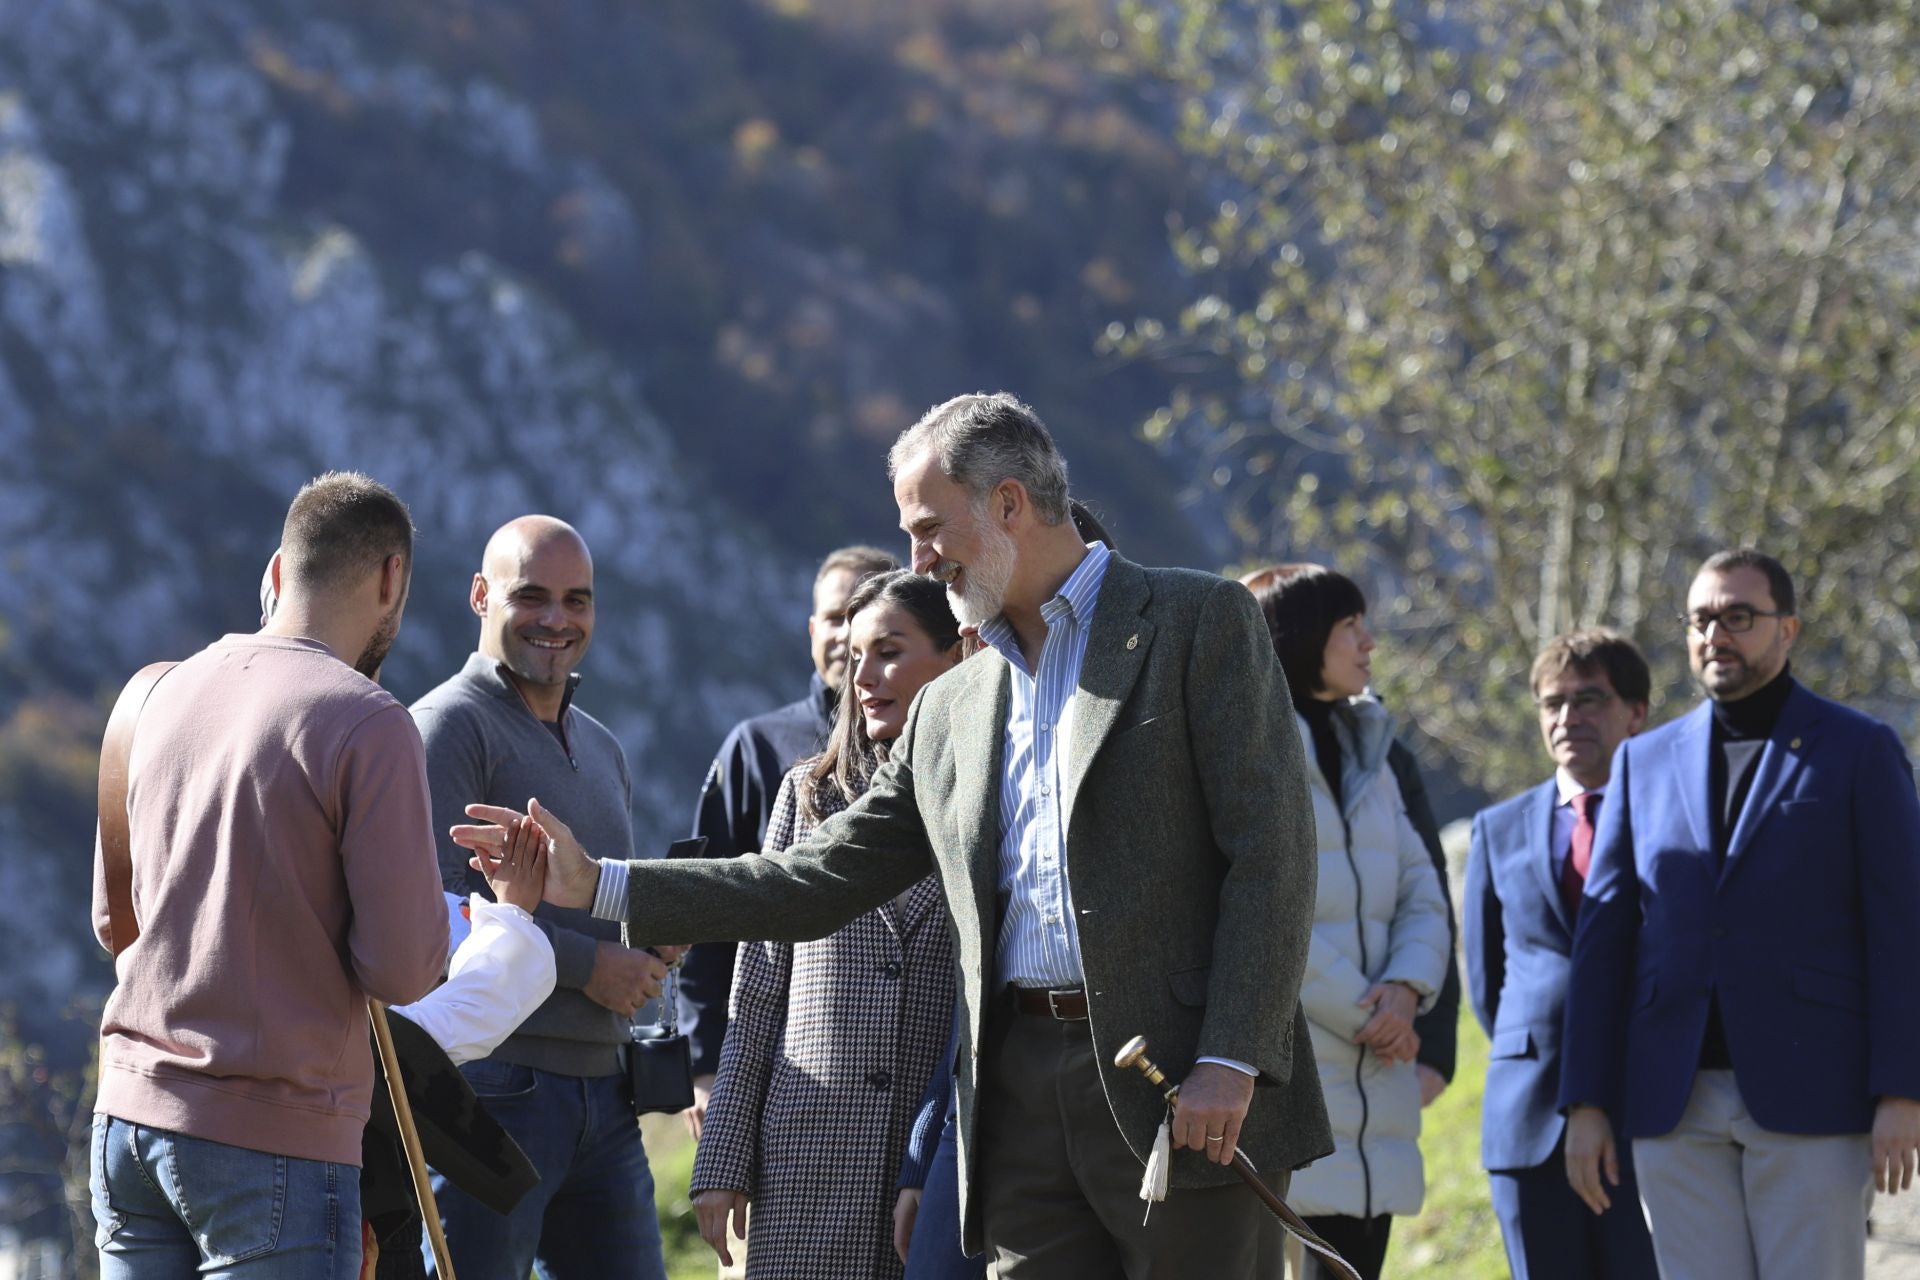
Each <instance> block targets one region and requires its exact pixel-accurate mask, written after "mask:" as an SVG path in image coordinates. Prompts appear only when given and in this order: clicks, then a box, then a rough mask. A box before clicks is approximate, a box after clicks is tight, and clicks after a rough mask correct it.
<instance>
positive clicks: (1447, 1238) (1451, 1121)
mask: <svg viewBox="0 0 1920 1280" xmlns="http://www.w3.org/2000/svg"><path fill="white" fill-rule="evenodd" d="M1486 1079H1487V1037H1486V1035H1485V1033H1483V1032H1482V1031H1481V1030H1480V1024H1479V1023H1477V1022H1475V1021H1474V1020H1473V1014H1472V1013H1470V1012H1469V1011H1467V1010H1466V1009H1465V1008H1464V1007H1463V1008H1462V1009H1461V1011H1460V1060H1459V1062H1458V1063H1457V1064H1456V1066H1455V1069H1454V1073H1453V1084H1452V1085H1451V1086H1450V1087H1449V1088H1448V1089H1447V1091H1446V1092H1445V1093H1443V1094H1441V1095H1440V1098H1439V1100H1438V1101H1436V1102H1435V1103H1434V1104H1433V1105H1432V1106H1431V1107H1429V1108H1427V1111H1426V1114H1425V1115H1424V1116H1423V1117H1422V1118H1421V1119H1422V1123H1421V1134H1420V1150H1421V1152H1422V1153H1423V1154H1424V1155H1425V1156H1426V1162H1427V1200H1426V1205H1425V1207H1424V1208H1423V1209H1422V1210H1421V1213H1420V1216H1419V1217H1417V1218H1396V1219H1395V1220H1394V1223H1393V1238H1392V1242H1391V1244H1390V1245H1389V1247H1388V1249H1387V1263H1386V1267H1385V1268H1384V1274H1385V1275H1386V1276H1389V1277H1392V1280H1411V1278H1412V1277H1434V1278H1436V1280H1437V1278H1438V1277H1441V1276H1445V1277H1447V1278H1448V1280H1506V1277H1507V1274H1508V1272H1507V1255H1506V1252H1505V1251H1504V1250H1503V1249H1502V1248H1501V1245H1500V1227H1499V1224H1498V1223H1496V1222H1495V1221H1494V1218H1493V1203H1492V1201H1491V1200H1490V1199H1489V1198H1488V1194H1487V1175H1486V1171H1485V1170H1483V1169H1482V1168H1481V1167H1480V1094H1481V1091H1482V1089H1483V1087H1484V1086H1485V1084H1486Z"/></svg>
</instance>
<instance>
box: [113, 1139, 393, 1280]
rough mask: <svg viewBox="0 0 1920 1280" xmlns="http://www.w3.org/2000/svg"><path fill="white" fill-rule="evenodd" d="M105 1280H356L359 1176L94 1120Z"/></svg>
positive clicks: (339, 1167)
mask: <svg viewBox="0 0 1920 1280" xmlns="http://www.w3.org/2000/svg"><path fill="white" fill-rule="evenodd" d="M90 1165H91V1167H90V1170H89V1176H88V1182H89V1185H90V1186H91V1188H92V1191H93V1220H94V1224H95V1232H94V1244H95V1245H96V1246H98V1248H99V1250H100V1280H176V1277H177V1278H178V1280H190V1278H192V1277H200V1276H225V1277H232V1280H242V1278H255V1280H354V1278H355V1277H356V1276H358V1275H359V1274H360V1171H359V1170H358V1169H355V1168H354V1167H353V1166H351V1165H345V1164H330V1163H328V1162H326V1161H324V1160H302V1159H299V1158H297V1157H294V1156H277V1155H272V1154H270V1153H268V1152H265V1151H249V1150H247V1149H246V1148H244V1147H230V1146H228V1145H227V1144H226V1143H224V1142H210V1141H208V1140H207V1139H205V1138H190V1137H188V1136H187V1135H185V1134H181V1133H169V1132H167V1131H166V1130H165V1129H150V1128H148V1127H147V1126H145V1125H139V1124H129V1123H128V1122H127V1121H125V1120H121V1119H118V1118H116V1117H113V1116H106V1115H95V1116H94V1117H93V1151H92V1158H91V1161H90Z"/></svg>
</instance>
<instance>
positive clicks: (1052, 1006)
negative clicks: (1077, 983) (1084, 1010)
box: [1047, 987, 1081, 1022]
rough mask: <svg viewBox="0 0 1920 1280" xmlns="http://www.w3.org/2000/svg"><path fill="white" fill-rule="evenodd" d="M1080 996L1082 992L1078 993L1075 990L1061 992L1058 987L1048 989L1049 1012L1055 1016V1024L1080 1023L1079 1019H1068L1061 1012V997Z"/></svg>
mask: <svg viewBox="0 0 1920 1280" xmlns="http://www.w3.org/2000/svg"><path fill="white" fill-rule="evenodd" d="M1079 994H1081V993H1080V992H1078V991H1073V990H1064V991H1063V990H1061V989H1059V988H1057V987H1048V988H1047V1012H1048V1013H1050V1014H1052V1015H1053V1020H1054V1021H1055V1022H1078V1021H1080V1019H1078V1018H1073V1017H1068V1016H1067V1015H1066V1014H1064V1013H1062V1012H1060V997H1061V996H1077V995H1079Z"/></svg>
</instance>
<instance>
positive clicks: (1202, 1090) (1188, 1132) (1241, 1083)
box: [1170, 1062, 1253, 1164]
mask: <svg viewBox="0 0 1920 1280" xmlns="http://www.w3.org/2000/svg"><path fill="white" fill-rule="evenodd" d="M1252 1101H1253V1077H1252V1076H1250V1075H1248V1074H1247V1073H1246V1072H1244V1071H1236V1070H1234V1069H1233V1068H1232V1067H1225V1066H1221V1065H1220V1064H1219V1063H1217V1062H1200V1063H1196V1064H1194V1068H1193V1070H1192V1071H1191V1072H1189V1073H1188V1074H1187V1079H1186V1082H1185V1083H1183V1084H1182V1085H1181V1086H1180V1101H1179V1102H1177V1103H1175V1104H1174V1107H1173V1127H1172V1130H1171V1132H1170V1136H1171V1137H1172V1139H1173V1145H1174V1146H1175V1147H1190V1148H1192V1149H1193V1150H1195V1151H1203V1152H1205V1153H1206V1156H1207V1159H1209V1160H1211V1161H1213V1162H1214V1163H1215V1164H1232V1163H1233V1151H1234V1148H1235V1147H1237V1146H1238V1145H1239V1144H1240V1126H1241V1125H1242V1124H1243V1123H1244V1122H1245V1121H1246V1118H1247V1105H1248V1104H1249V1103H1251V1102H1252ZM1209 1139H1211V1141H1209Z"/></svg>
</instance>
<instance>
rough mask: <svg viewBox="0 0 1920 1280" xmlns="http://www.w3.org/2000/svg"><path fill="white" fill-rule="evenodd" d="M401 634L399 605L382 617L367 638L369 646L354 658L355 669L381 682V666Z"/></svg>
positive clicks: (376, 681)
mask: <svg viewBox="0 0 1920 1280" xmlns="http://www.w3.org/2000/svg"><path fill="white" fill-rule="evenodd" d="M399 635H400V608H399V606H398V605H396V606H394V608H393V609H392V610H391V611H390V612H389V613H388V614H387V616H386V617H384V618H382V619H380V625H379V626H377V627H375V628H374V631H373V635H372V636H370V637H368V639H367V647H366V648H364V649H362V650H361V651H360V656H359V657H358V658H355V659H354V660H353V669H354V670H355V671H358V672H359V673H360V674H361V675H363V676H365V677H366V678H367V679H369V680H371V681H373V682H374V683H375V684H378V683H379V682H380V666H381V664H382V663H384V662H385V661H386V660H387V654H388V653H389V652H391V651H392V649H393V642H394V641H395V640H396V639H398V638H399Z"/></svg>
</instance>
